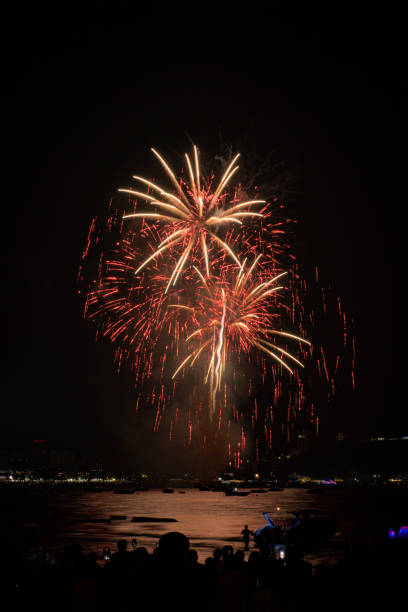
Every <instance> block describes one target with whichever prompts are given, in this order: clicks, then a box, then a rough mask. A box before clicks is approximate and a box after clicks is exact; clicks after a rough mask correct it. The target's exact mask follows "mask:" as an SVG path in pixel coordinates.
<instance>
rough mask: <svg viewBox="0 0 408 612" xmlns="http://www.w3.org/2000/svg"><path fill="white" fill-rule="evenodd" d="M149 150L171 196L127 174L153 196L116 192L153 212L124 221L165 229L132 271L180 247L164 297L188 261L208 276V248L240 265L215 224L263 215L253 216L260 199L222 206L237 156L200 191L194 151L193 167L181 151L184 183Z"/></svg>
mask: <svg viewBox="0 0 408 612" xmlns="http://www.w3.org/2000/svg"><path fill="white" fill-rule="evenodd" d="M152 151H153V153H154V155H155V156H156V157H157V158H158V160H159V161H160V163H161V165H162V166H163V168H164V169H165V170H166V172H167V174H168V176H169V178H170V180H171V182H172V184H173V188H174V190H175V193H169V192H167V191H165V190H164V189H162V188H161V187H159V186H158V185H156V184H155V183H153V182H151V181H148V180H146V179H145V178H142V177H140V176H133V178H134V179H135V180H136V181H139V182H141V183H143V184H144V185H146V187H147V188H148V190H150V191H151V192H155V194H157V195H150V193H141V192H139V191H135V190H133V189H119V191H120V192H122V193H126V194H128V195H130V196H133V197H135V198H138V199H142V200H145V201H146V202H148V203H149V204H150V205H151V206H153V207H154V208H155V209H156V212H150V211H145V212H141V213H136V212H134V213H129V214H126V215H124V219H134V218H141V219H145V220H152V221H155V222H160V223H161V224H163V227H164V228H165V230H164V234H165V237H164V238H163V240H162V241H161V242H160V243H159V244H158V245H157V248H156V249H155V250H154V252H153V253H152V254H151V255H150V256H149V257H147V258H146V259H145V260H144V261H143V262H142V263H141V264H140V265H139V266H138V267H137V269H136V270H135V274H139V273H140V272H141V271H142V270H143V268H145V267H146V266H147V265H148V264H149V263H150V262H152V261H153V260H155V259H156V258H158V257H159V256H160V255H163V254H164V253H165V252H166V251H167V252H168V251H173V252H174V249H175V247H177V249H180V255H179V258H178V259H177V262H176V265H175V266H174V269H173V271H172V273H171V275H170V278H169V280H168V282H167V286H166V288H165V293H167V291H168V290H169V288H170V286H175V285H176V283H177V280H178V279H179V277H180V274H181V272H182V270H183V268H184V267H185V265H186V262H187V261H188V259H189V258H192V259H195V260H197V259H198V260H200V259H202V261H204V264H205V270H206V275H207V276H209V275H210V267H211V263H210V257H209V253H210V252H211V251H212V250H213V248H214V247H218V248H220V249H221V250H222V251H224V252H225V253H227V254H228V256H229V257H231V258H232V259H233V260H234V261H235V262H236V263H237V264H238V265H240V262H239V259H238V256H237V254H236V253H235V252H234V251H233V249H232V248H231V247H230V246H229V244H228V243H227V242H226V241H224V240H222V239H221V238H220V237H219V236H218V234H217V231H218V230H219V228H220V227H221V226H229V225H234V224H235V225H243V222H244V220H245V219H246V218H250V217H258V218H263V216H264V215H263V214H262V213H260V212H255V211H254V210H253V208H254V207H255V206H257V205H260V204H265V203H266V202H265V200H247V201H244V202H241V201H238V200H237V199H236V198H234V199H233V200H229V201H228V203H227V200H228V197H227V193H226V192H225V190H226V188H227V186H228V184H229V182H230V180H231V178H232V177H233V176H234V174H235V173H236V172H237V170H238V168H239V166H236V165H234V164H235V162H236V161H237V159H238V157H239V154H238V155H236V156H235V157H234V158H233V160H232V161H231V163H230V164H229V165H228V167H227V169H226V170H225V172H224V174H223V176H222V178H221V180H220V181H219V183H218V185H217V187H216V188H215V189H212V184H211V182H210V183H208V182H207V181H205V183H207V187H205V186H204V183H203V181H202V178H201V176H200V164H199V155H198V150H197V147H195V146H194V164H192V163H191V161H190V158H189V156H188V155H187V153H186V154H185V158H186V163H187V169H188V174H189V182H187V181H184V180H181V179H180V180H179V181H178V180H177V179H176V177H175V175H174V173H173V171H172V170H171V168H170V167H169V165H168V164H167V163H166V161H165V160H164V159H163V157H162V156H161V155H160V154H159V153H158V152H157V151H156V150H155V149H152ZM198 251H200V253H198Z"/></svg>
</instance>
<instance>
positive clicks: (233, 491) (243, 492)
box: [225, 489, 251, 497]
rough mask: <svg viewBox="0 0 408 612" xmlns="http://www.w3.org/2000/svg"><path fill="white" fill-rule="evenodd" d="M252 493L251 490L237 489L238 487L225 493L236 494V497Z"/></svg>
mask: <svg viewBox="0 0 408 612" xmlns="http://www.w3.org/2000/svg"><path fill="white" fill-rule="evenodd" d="M250 493H251V491H237V490H236V489H229V490H226V491H225V495H229V496H234V497H246V496H247V495H249V494H250Z"/></svg>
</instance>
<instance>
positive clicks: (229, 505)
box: [1, 489, 341, 563]
mask: <svg viewBox="0 0 408 612" xmlns="http://www.w3.org/2000/svg"><path fill="white" fill-rule="evenodd" d="M10 493H12V495H8V496H5V495H2V496H1V497H2V502H6V503H2V511H1V515H2V517H1V531H2V535H4V536H7V535H8V537H9V539H10V537H12V538H18V536H19V535H20V534H21V528H22V526H23V523H25V524H26V526H28V525H33V526H37V527H38V531H39V533H40V537H41V542H42V543H43V544H44V545H45V546H46V547H47V548H48V549H49V550H50V551H52V552H53V553H54V554H56V555H58V556H59V555H60V554H61V553H62V551H63V549H64V548H65V546H67V545H68V544H72V543H73V542H78V543H80V544H81V545H82V546H83V548H84V551H85V552H90V551H96V552H98V553H99V554H100V553H101V552H102V549H103V547H104V546H108V547H110V548H111V549H115V548H116V542H117V540H118V539H121V538H124V539H126V540H127V541H128V542H129V547H131V539H132V538H136V539H137V545H138V546H145V547H146V548H147V550H148V551H149V552H151V551H152V550H153V548H154V546H155V545H156V543H157V541H158V539H159V538H160V536H161V535H162V534H163V533H166V532H168V531H181V532H182V533H184V534H186V535H187V536H188V538H189V539H190V544H191V547H192V548H195V549H196V550H197V552H198V554H199V558H200V561H204V559H205V558H206V557H207V556H209V555H211V554H212V551H213V549H214V548H216V547H222V546H224V545H225V544H226V543H230V544H231V545H232V546H233V547H234V548H238V547H241V546H242V541H241V539H240V538H241V536H240V533H241V531H242V529H243V527H244V525H248V526H249V529H252V530H255V529H257V528H258V527H260V526H261V525H264V524H265V522H266V521H265V519H264V517H263V512H267V513H268V514H269V515H270V516H271V517H274V518H281V519H285V518H289V517H290V513H291V512H293V511H297V510H302V509H319V510H322V511H323V512H325V513H326V512H329V513H332V508H331V507H332V506H333V499H332V498H333V494H332V493H329V494H328V495H323V496H322V495H319V496H313V495H310V494H308V493H307V492H306V491H305V490H303V489H285V490H283V491H276V492H272V491H271V492H267V493H259V494H255V493H251V495H249V496H247V497H228V496H226V495H225V494H224V493H222V492H213V491H198V490H196V489H185V494H184V495H180V494H178V491H177V489H175V491H174V493H173V494H163V493H162V491H161V490H151V491H146V492H136V493H133V494H130V495H115V494H114V493H113V491H104V492H101V493H85V492H77V491H61V490H58V489H56V490H55V491H52V492H51V493H50V492H48V491H45V490H43V491H41V490H37V491H35V489H32V490H27V489H26V490H24V489H21V490H20V491H18V492H17V491H12V492H11V491H10ZM334 505H335V504H334ZM80 515H89V516H90V517H92V518H94V519H103V518H107V519H109V518H110V517H111V516H112V515H126V517H127V518H126V520H112V521H111V523H109V524H100V523H90V522H86V517H84V518H81V517H80ZM134 516H144V517H161V518H162V517H166V518H173V519H176V520H177V522H174V523H153V522H152V523H149V522H143V523H137V522H136V523H132V517H134ZM81 521H83V522H81ZM336 539H337V540H338V543H337V546H336V542H333V544H331V545H330V546H329V547H326V548H325V549H324V550H320V551H317V552H314V553H313V554H308V555H306V558H307V559H308V560H309V561H312V562H313V563H317V562H325V563H326V562H335V561H337V560H338V558H339V554H340V548H341V546H339V544H340V534H339V535H338V536H337V538H335V540H336ZM253 546H254V545H253V543H251V545H250V550H251V549H252V548H253Z"/></svg>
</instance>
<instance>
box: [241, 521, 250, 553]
mask: <svg viewBox="0 0 408 612" xmlns="http://www.w3.org/2000/svg"><path fill="white" fill-rule="evenodd" d="M241 534H242V539H243V541H244V544H245V550H249V536H250V535H251V532H250V531H249V529H248V525H245V527H244V528H243V530H242V531H241Z"/></svg>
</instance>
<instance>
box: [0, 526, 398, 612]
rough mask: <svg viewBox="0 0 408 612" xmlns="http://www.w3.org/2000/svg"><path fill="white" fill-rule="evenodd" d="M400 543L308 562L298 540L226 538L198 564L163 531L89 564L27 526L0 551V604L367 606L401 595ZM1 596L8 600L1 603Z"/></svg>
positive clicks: (237, 611) (251, 610) (274, 611)
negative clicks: (265, 544) (243, 542)
mask: <svg viewBox="0 0 408 612" xmlns="http://www.w3.org/2000/svg"><path fill="white" fill-rule="evenodd" d="M407 545H408V542H407V541H404V540H388V541H387V540H384V541H383V542H382V543H380V542H377V544H376V545H375V546H373V544H372V543H371V544H370V545H366V544H364V542H362V541H359V540H358V539H357V540H355V541H354V542H350V543H349V545H348V547H347V548H345V550H344V554H343V558H342V560H341V563H340V564H338V565H333V566H319V565H318V566H316V567H315V569H314V570H313V568H312V565H311V564H309V563H307V562H305V561H304V560H303V555H302V552H301V551H300V550H299V549H293V550H288V551H287V558H286V559H285V560H284V561H279V560H277V559H276V558H275V555H274V552H273V550H272V551H271V550H268V548H263V549H262V548H261V550H260V552H258V551H252V552H251V553H250V554H249V557H248V560H247V561H245V555H244V551H243V550H236V551H233V549H232V547H231V546H225V547H224V549H223V550H222V551H221V550H219V549H217V550H215V551H214V553H213V555H212V556H211V557H208V558H207V559H206V561H205V563H204V564H200V563H198V561H197V554H196V552H195V551H194V550H192V549H190V543H189V540H188V539H187V537H186V536H184V535H183V534H181V533H179V532H169V533H167V534H164V535H163V536H161V538H160V540H159V543H158V546H157V547H156V548H155V550H154V552H153V553H152V554H149V553H148V552H147V550H146V549H145V548H144V547H137V546H136V547H135V548H134V550H132V551H131V552H128V551H127V550H126V542H125V541H121V542H119V543H118V551H117V552H116V553H114V554H113V555H112V556H111V559H110V560H107V561H106V562H105V565H104V566H99V565H98V564H97V556H96V554H94V553H90V554H88V555H87V556H86V555H84V553H83V551H82V548H81V546H80V545H78V544H74V545H71V546H69V547H67V548H66V549H65V551H64V554H63V557H62V558H61V559H59V560H54V559H53V558H51V556H50V555H49V554H48V553H47V551H46V550H44V549H43V548H41V546H40V543H39V542H38V541H37V540H36V535H35V533H28V534H27V537H26V543H25V546H24V548H23V549H22V550H20V551H19V550H17V549H15V550H9V551H8V553H7V554H3V555H2V558H1V576H2V579H3V584H4V586H3V588H2V591H1V598H2V604H3V605H2V606H1V608H2V609H3V610H7V611H8V610H13V611H15V610H27V611H28V610H37V609H38V610H42V611H43V612H48V611H51V610H52V611H53V612H54V611H55V610H58V611H61V612H71V611H82V610H83V611H86V612H92V611H96V610H98V611H101V612H103V611H105V610H106V611H107V610H109V611H110V610H115V611H123V612H128V611H133V610H135V611H136V610H141V609H147V610H171V609H174V610H189V611H190V610H197V611H203V612H204V611H205V612H207V611H210V610H211V611H231V612H232V611H234V612H267V611H271V612H292V611H293V612H294V611H297V610H317V611H320V610H321V611H323V610H339V611H340V610H345V611H348V610H367V609H379V608H380V607H387V608H389V607H390V606H391V605H393V604H396V603H397V602H401V603H402V602H403V600H404V596H405V581H406V578H407V575H408V573H407V558H408V550H407V548H408V546H407ZM6 602H7V603H6Z"/></svg>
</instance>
